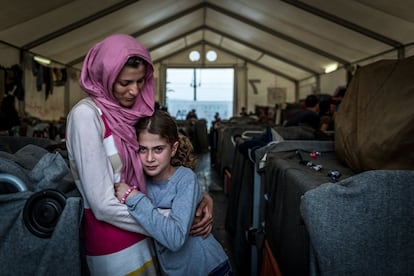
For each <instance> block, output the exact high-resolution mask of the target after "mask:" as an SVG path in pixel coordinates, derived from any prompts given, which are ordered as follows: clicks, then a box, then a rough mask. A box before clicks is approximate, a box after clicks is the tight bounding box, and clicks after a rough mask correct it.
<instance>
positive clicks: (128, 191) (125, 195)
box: [121, 186, 137, 203]
mask: <svg viewBox="0 0 414 276" xmlns="http://www.w3.org/2000/svg"><path fill="white" fill-rule="evenodd" d="M136 188H137V186H132V187H130V188H129V189H128V190H127V191H126V192H125V194H124V196H123V197H122V198H121V203H125V201H126V199H127V198H128V196H129V194H130V193H131V192H132V191H133V190H135V189H136Z"/></svg>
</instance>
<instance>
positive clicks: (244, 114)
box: [240, 106, 249, 117]
mask: <svg viewBox="0 0 414 276" xmlns="http://www.w3.org/2000/svg"><path fill="white" fill-rule="evenodd" d="M240 116H241V117H246V116H249V114H247V111H246V107H244V106H243V107H242V108H241V111H240Z"/></svg>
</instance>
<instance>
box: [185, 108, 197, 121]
mask: <svg viewBox="0 0 414 276" xmlns="http://www.w3.org/2000/svg"><path fill="white" fill-rule="evenodd" d="M185 119H186V120H190V121H197V119H198V117H197V112H196V110H195V109H191V111H190V112H188V113H187V116H186V118H185Z"/></svg>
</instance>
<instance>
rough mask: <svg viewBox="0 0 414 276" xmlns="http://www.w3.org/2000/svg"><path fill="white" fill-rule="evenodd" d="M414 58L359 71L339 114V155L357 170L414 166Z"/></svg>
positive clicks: (337, 141) (377, 64)
mask: <svg viewBox="0 0 414 276" xmlns="http://www.w3.org/2000/svg"><path fill="white" fill-rule="evenodd" d="M413 72H414V57H410V58H407V59H401V60H382V61H378V62H375V63H372V64H370V65H367V66H364V67H361V68H359V69H358V70H357V72H356V74H355V76H354V77H353V79H352V81H351V83H350V84H349V87H348V89H347V91H346V93H345V96H344V98H343V100H342V103H341V105H340V108H339V111H338V113H337V114H336V118H335V151H336V153H337V157H338V158H339V159H340V160H341V161H343V162H344V163H346V164H347V165H348V166H349V167H350V168H351V169H352V170H353V171H354V172H362V171H367V170H378V169H392V170H397V169H401V170H404V169H408V170H412V169H414V150H413V149H414V78H413Z"/></svg>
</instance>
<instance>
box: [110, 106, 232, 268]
mask: <svg viewBox="0 0 414 276" xmlns="http://www.w3.org/2000/svg"><path fill="white" fill-rule="evenodd" d="M136 130H137V136H138V141H139V144H140V146H139V150H138V153H139V156H140V158H141V163H142V165H143V169H144V172H145V173H146V175H147V195H145V194H143V193H141V192H139V191H137V190H136V189H134V188H131V187H130V186H128V185H125V184H124V183H117V184H115V188H116V195H117V197H118V199H119V200H120V201H121V202H122V203H124V202H125V203H126V205H127V206H128V210H129V212H130V214H131V215H132V216H133V217H134V218H135V219H136V220H137V221H138V222H139V223H140V225H142V227H143V228H144V229H145V230H146V231H148V232H149V233H151V234H152V236H153V237H154V239H155V241H156V242H155V248H156V253H157V256H158V261H159V264H160V268H161V272H162V274H163V275H203V276H205V275H232V271H231V268H230V264H229V261H228V257H227V255H226V253H225V252H224V250H223V248H222V247H221V245H220V244H219V242H218V241H217V240H216V239H215V238H214V237H213V236H212V235H208V236H207V237H206V238H205V239H203V238H202V237H199V236H190V235H189V231H190V226H191V224H192V222H193V217H194V212H195V208H196V206H197V204H198V202H199V201H200V200H201V197H202V193H201V188H200V186H199V185H198V183H197V176H196V174H195V173H194V172H193V170H192V168H194V165H195V159H194V157H193V156H192V149H193V148H192V145H191V143H190V141H189V139H188V138H186V137H185V136H181V137H179V134H178V129H177V125H176V123H175V121H174V120H173V119H172V118H171V117H170V116H169V114H168V113H167V112H164V111H160V110H157V111H155V113H154V115H153V116H151V117H145V118H143V119H141V120H139V121H138V124H137V125H136Z"/></svg>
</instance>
